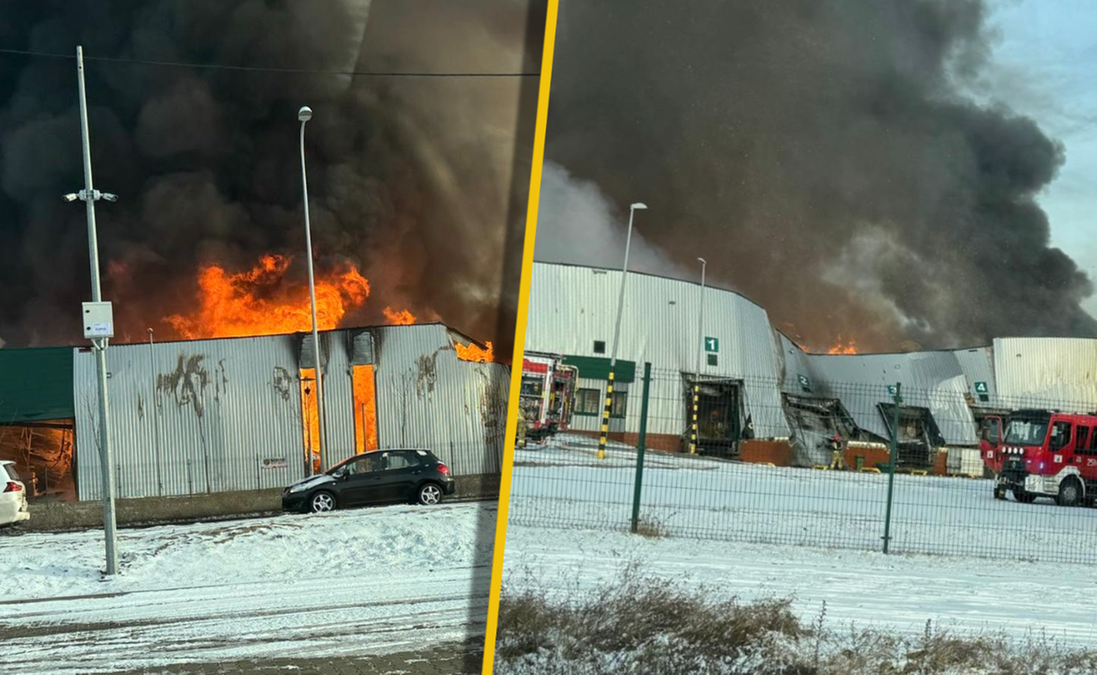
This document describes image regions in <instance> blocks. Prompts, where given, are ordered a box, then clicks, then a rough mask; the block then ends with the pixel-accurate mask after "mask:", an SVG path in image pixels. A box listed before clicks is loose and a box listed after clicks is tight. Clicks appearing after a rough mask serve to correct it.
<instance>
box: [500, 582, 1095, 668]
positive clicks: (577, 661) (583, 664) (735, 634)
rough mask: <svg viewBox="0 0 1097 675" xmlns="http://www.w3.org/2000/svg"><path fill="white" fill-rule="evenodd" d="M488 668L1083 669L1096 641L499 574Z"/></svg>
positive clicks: (650, 587) (649, 586) (697, 592)
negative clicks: (885, 627) (963, 629)
mask: <svg viewBox="0 0 1097 675" xmlns="http://www.w3.org/2000/svg"><path fill="white" fill-rule="evenodd" d="M495 672H496V673H499V674H500V675H509V674H513V675H527V674H529V675H532V674H533V673H538V674H544V675H556V674H563V673H575V674H576V675H603V674H607V675H608V674H609V673H636V674H640V673H644V674H650V675H671V674H677V673H697V674H700V675H708V674H711V675H1083V674H1086V675H1089V674H1092V673H1097V652H1083V651H1075V650H1071V649H1068V648H1065V647H1062V646H1060V645H1057V644H1056V643H1055V642H1054V641H1053V640H1051V639H1049V638H1046V637H1038V636H1037V637H1030V638H1028V639H1025V640H1021V641H1018V640H1015V639H1009V638H1007V637H1005V636H1003V635H977V636H961V635H954V634H952V633H950V632H948V631H945V630H941V629H940V628H939V627H937V626H935V625H934V624H932V623H927V624H926V627H925V630H924V632H923V633H922V634H921V635H916V636H909V635H901V634H897V633H889V632H885V631H880V630H875V629H865V628H854V627H847V628H846V629H844V630H842V629H839V628H837V627H832V626H831V625H829V622H828V621H827V619H826V606H825V605H824V606H823V608H822V609H821V610H820V612H819V614H818V615H817V616H816V617H815V619H814V620H813V621H812V622H811V623H810V624H807V625H805V624H804V623H802V622H801V620H800V619H799V618H798V617H797V616H796V615H795V614H794V613H793V612H792V610H791V601H790V600H788V599H767V600H761V601H756V602H751V603H743V602H740V601H739V600H737V599H736V598H735V597H734V596H730V597H729V596H727V595H723V594H720V593H719V591H717V590H714V589H706V588H697V587H686V586H685V585H684V584H681V583H674V582H669V583H668V582H667V581H666V580H665V579H655V578H647V577H645V576H644V575H643V574H642V573H640V572H639V571H638V567H636V566H635V565H634V566H632V567H630V568H628V570H627V571H626V572H625V574H624V575H623V576H622V577H621V578H620V579H619V580H618V582H617V583H615V584H613V585H603V586H600V587H597V588H595V589H593V590H585V591H583V592H579V588H578V587H576V588H573V589H571V590H570V591H568V592H565V593H562V594H553V595H550V594H549V593H548V592H546V591H544V590H540V589H537V588H536V587H534V586H531V585H529V584H527V583H523V584H519V585H518V587H517V588H516V587H515V585H514V584H510V583H508V584H507V586H506V587H504V589H503V597H502V601H501V604H500V609H499V636H498V641H497V643H496V663H495Z"/></svg>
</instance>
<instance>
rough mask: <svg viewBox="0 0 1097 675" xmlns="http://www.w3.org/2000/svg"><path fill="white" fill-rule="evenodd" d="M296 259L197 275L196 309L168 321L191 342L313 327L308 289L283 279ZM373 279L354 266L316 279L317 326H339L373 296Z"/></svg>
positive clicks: (212, 268)
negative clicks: (368, 279) (351, 311)
mask: <svg viewBox="0 0 1097 675" xmlns="http://www.w3.org/2000/svg"><path fill="white" fill-rule="evenodd" d="M291 260H292V259H291V258H289V257H287V256H280V255H265V256H263V257H262V258H260V260H259V263H258V264H257V265H256V266H255V267H254V268H252V269H250V270H248V271H246V272H237V273H235V274H230V273H229V272H226V271H225V269H224V268H223V267H221V266H219V265H209V266H206V267H203V268H202V269H201V270H200V271H199V272H198V288H199V293H198V302H199V305H198V308H197V309H196V310H195V311H194V312H193V313H191V314H190V315H189V316H184V315H181V314H175V315H173V316H169V317H166V318H165V319H164V320H165V321H167V322H168V323H169V324H171V325H172V327H173V328H175V330H176V331H177V332H178V333H179V335H180V336H182V337H183V338H185V339H187V340H196V339H200V338H211V337H240V336H247V335H273V334H277V333H296V332H304V331H308V330H311V329H312V312H311V305H310V301H309V289H308V286H307V285H305V284H291V283H290V282H287V281H286V280H285V275H286V271H287V270H288V269H289V265H290V261H291ZM369 292H370V288H369V281H367V280H366V278H365V277H363V276H362V275H361V274H360V273H359V272H358V269H357V268H355V267H354V266H353V265H349V264H348V265H347V266H346V267H345V268H344V269H343V270H339V271H336V272H334V273H331V274H329V275H327V276H326V277H324V276H321V277H320V278H318V279H317V280H316V323H317V326H318V328H319V329H320V330H330V329H332V328H335V327H337V326H338V325H339V322H340V321H342V319H343V317H344V316H346V314H347V312H348V311H350V310H352V309H355V308H357V307H360V306H361V305H362V304H363V303H364V302H365V301H366V299H367V298H368V297H369Z"/></svg>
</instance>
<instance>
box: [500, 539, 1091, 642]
mask: <svg viewBox="0 0 1097 675" xmlns="http://www.w3.org/2000/svg"><path fill="white" fill-rule="evenodd" d="M630 565H637V566H638V568H639V569H640V570H641V573H642V574H645V575H648V576H651V577H654V578H666V579H675V580H681V581H686V582H689V583H691V584H693V583H696V584H698V585H705V586H706V587H712V588H714V589H716V591H717V592H719V593H721V594H723V595H725V596H727V595H735V596H738V597H739V598H740V599H742V600H748V601H749V600H756V599H764V598H792V599H793V600H794V602H793V609H794V610H795V611H796V613H797V614H798V615H799V616H800V617H801V619H802V620H803V621H804V623H811V622H812V621H813V620H814V619H815V618H816V617H817V616H818V615H819V613H820V610H821V608H822V606H823V603H824V602H825V603H826V625H828V626H830V627H831V628H832V629H839V628H841V627H844V626H848V625H849V624H850V622H853V623H854V624H855V625H861V626H868V625H872V626H875V627H878V628H890V629H892V630H895V631H898V632H902V633H905V634H910V635H917V634H921V633H922V632H923V631H924V629H925V626H926V621H927V620H932V621H934V623H935V624H937V623H939V624H940V627H942V628H945V629H948V630H951V631H955V632H958V633H965V634H973V633H980V632H984V633H985V632H989V633H1004V634H1008V635H1011V636H1015V637H1017V638H1019V639H1020V638H1024V637H1035V636H1039V635H1041V634H1044V633H1046V635H1047V636H1048V637H1051V638H1053V639H1054V640H1056V641H1057V642H1060V643H1061V644H1064V645H1070V646H1075V647H1085V648H1095V647H1097V569H1094V568H1092V567H1090V566H1080V565H1078V566H1073V565H1071V566H1064V565H1056V564H1049V563H1031V562H1000V561H986V560H964V559H959V558H955V557H946V556H911V555H890V556H885V555H883V554H882V553H872V552H862V551H836V550H826V549H819V548H806V547H788V546H773V545H767V544H742V543H733V542H726V541H702V540H695V539H679V538H662V539H647V538H643V537H637V536H635V535H629V534H623V533H612V532H602V531H591V530H560V529H555V528H552V529H549V528H539V527H528V526H524V525H514V524H511V525H510V526H509V527H508V529H507V546H506V557H505V563H504V568H505V569H504V589H506V588H511V589H518V588H521V587H523V586H525V587H531V588H537V589H541V590H544V591H545V592H546V594H547V595H549V597H552V596H553V595H554V594H581V593H584V592H585V591H587V590H589V589H590V588H593V587H595V586H599V585H601V584H605V583H608V582H612V581H613V580H614V579H615V578H619V576H620V574H621V572H622V571H623V570H624V569H625V568H626V567H628V566H630Z"/></svg>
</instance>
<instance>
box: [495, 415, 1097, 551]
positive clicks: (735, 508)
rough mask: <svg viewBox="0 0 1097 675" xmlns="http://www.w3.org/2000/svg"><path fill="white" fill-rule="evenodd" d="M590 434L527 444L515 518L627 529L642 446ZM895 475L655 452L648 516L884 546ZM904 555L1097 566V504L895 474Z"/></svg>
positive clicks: (812, 540) (714, 534) (757, 533)
mask: <svg viewBox="0 0 1097 675" xmlns="http://www.w3.org/2000/svg"><path fill="white" fill-rule="evenodd" d="M595 450H596V448H595V447H594V446H593V445H592V443H591V441H590V439H585V438H584V439H581V438H578V437H571V436H561V437H559V438H558V439H557V440H556V441H554V442H553V443H552V444H549V445H546V446H544V447H542V448H540V449H535V450H524V451H519V452H518V454H517V455H516V458H515V468H514V476H513V480H512V487H511V506H510V522H511V523H519V524H524V525H532V526H543V525H544V526H559V527H591V528H599V529H609V530H617V531H625V530H627V528H628V525H629V521H630V518H631V513H632V497H633V488H634V479H635V469H634V467H635V453H634V452H633V451H632V450H629V449H625V448H624V447H622V446H614V447H611V448H610V451H609V453H608V456H607V458H606V459H605V460H602V461H599V460H597V459H596V458H595ZM887 483H888V477H887V476H886V475H883V474H872V473H854V472H833V471H813V470H810V469H791V468H775V467H767V466H762V465H752V464H739V463H734V462H722V461H718V460H710V459H705V458H689V457H683V456H671V455H666V454H660V453H649V454H648V456H647V460H646V461H645V467H644V481H643V489H642V497H641V508H640V516H641V519H642V520H643V521H645V522H647V523H649V524H651V525H654V526H656V527H657V528H658V529H659V530H661V531H663V532H664V533H666V534H669V535H674V536H682V537H698V538H704V539H724V540H737V541H748V542H753V543H771V544H790V545H798V546H799V545H804V546H825V547H829V548H850V549H863V550H879V549H880V548H881V543H882V537H883V535H884V520H885V519H884V513H885V510H886V502H887ZM891 535H892V543H891V549H892V551H894V552H905V553H940V554H951V555H959V556H965V557H987V558H994V559H1011V560H1017V559H1021V560H1045V561H1049V562H1071V563H1097V509H1082V508H1076V509H1067V508H1062V507H1058V506H1056V505H1055V504H1054V503H1052V502H1051V501H1050V500H1039V501H1037V502H1036V503H1035V504H1027V505H1026V504H1018V503H1016V502H1014V501H1012V500H1009V501H997V500H995V499H994V498H993V495H992V487H991V483H990V481H987V480H971V479H965V478H939V477H931V476H902V475H900V476H896V478H895V487H894V501H893V511H892V526H891Z"/></svg>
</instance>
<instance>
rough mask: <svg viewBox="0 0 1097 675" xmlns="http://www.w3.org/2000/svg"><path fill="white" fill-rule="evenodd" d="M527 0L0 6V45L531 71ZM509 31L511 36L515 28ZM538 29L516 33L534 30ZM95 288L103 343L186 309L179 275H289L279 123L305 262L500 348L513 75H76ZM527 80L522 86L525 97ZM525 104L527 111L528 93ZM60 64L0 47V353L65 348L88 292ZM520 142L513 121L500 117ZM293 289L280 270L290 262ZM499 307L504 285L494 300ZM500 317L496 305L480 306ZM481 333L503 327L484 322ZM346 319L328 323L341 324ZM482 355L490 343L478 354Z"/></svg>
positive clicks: (534, 63) (515, 158)
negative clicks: (105, 313)
mask: <svg viewBox="0 0 1097 675" xmlns="http://www.w3.org/2000/svg"><path fill="white" fill-rule="evenodd" d="M543 22H544V3H543V1H542V0H470V1H463V2H460V3H453V2H447V1H445V0H417V1H415V2H404V1H400V2H397V1H395V0H385V1H381V0H377V1H374V2H372V4H371V3H369V2H368V0H307V1H301V0H143V1H137V0H110V1H103V0H94V1H92V0H79V1H76V0H65V1H64V2H62V1H54V2H22V1H18V0H0V48H8V49H24V50H34V51H40V52H53V53H61V54H66V55H67V54H74V52H75V47H76V45H77V44H82V45H83V47H84V52H85V55H86V56H87V57H112V58H123V59H141V60H152V61H171V62H193V63H217V64H225V65H233V66H258V67H272V68H292V69H305V70H324V71H444V72H452V71H466V72H537V71H538V70H539V68H540V55H541V40H542V37H543ZM531 27H532V28H533V29H532V30H531ZM538 29H539V30H540V31H541V32H537V30H538ZM87 74H88V82H87V87H88V98H89V105H90V107H91V110H90V124H91V132H92V151H93V156H94V170H95V182H96V187H98V188H99V189H101V190H106V191H110V192H115V193H117V194H119V195H120V196H121V200H120V201H119V202H118V203H117V204H105V203H101V205H100V207H99V209H98V216H99V237H100V255H101V260H102V268H103V279H104V293H105V295H106V297H107V299H110V300H113V301H114V302H115V304H116V310H115V312H116V319H117V320H118V321H119V323H120V327H121V333H122V336H123V337H126V338H129V339H134V340H140V339H142V337H143V336H145V328H146V327H149V326H151V327H153V328H155V329H156V330H157V335H158V336H165V337H168V336H171V335H172V331H171V328H170V326H168V325H166V324H165V323H163V322H162V318H163V317H166V316H169V315H171V314H175V313H179V312H185V311H187V310H188V309H190V308H191V307H192V306H193V304H194V293H195V291H196V285H195V273H196V271H197V269H198V268H199V266H200V265H202V264H205V263H218V264H221V265H224V266H226V267H228V268H230V269H241V268H245V269H246V268H248V267H250V266H251V265H253V264H254V263H255V262H256V261H257V259H258V257H259V256H260V255H261V254H263V253H268V252H271V253H281V254H294V255H296V256H297V260H298V262H301V263H303V255H302V254H301V251H302V250H303V242H304V234H303V226H302V216H301V212H302V208H301V187H300V164H299V159H298V145H297V143H298V135H297V134H298V122H297V109H298V107H299V106H301V105H304V104H307V105H309V106H311V107H312V108H313V109H314V111H315V117H314V118H313V121H311V122H310V123H309V126H308V132H307V135H308V143H307V148H308V153H309V188H310V194H311V197H312V202H311V203H312V217H313V237H314V247H315V250H316V253H317V256H318V258H319V260H320V262H319V267H320V269H321V270H322V269H324V268H325V267H327V268H335V267H336V266H337V265H338V264H339V263H340V262H341V261H343V260H345V259H349V260H350V261H351V262H354V263H356V264H357V265H358V266H359V267H360V268H361V270H362V272H363V273H364V274H365V275H366V276H367V277H368V278H369V279H370V281H371V283H372V286H373V296H372V297H371V300H370V302H369V304H368V305H367V307H366V309H365V310H364V311H363V312H362V314H361V315H359V316H352V317H348V319H349V320H350V321H351V322H360V323H366V322H373V323H383V322H384V319H383V317H382V316H381V310H382V308H383V307H384V306H385V305H386V304H391V305H394V306H396V307H398V308H404V307H406V308H408V309H410V310H412V312H414V313H415V314H416V315H417V316H420V317H427V318H435V317H437V318H440V319H441V320H443V321H446V322H447V323H449V324H451V325H453V326H455V327H457V328H459V329H461V330H463V331H465V332H467V333H469V334H470V335H473V336H475V337H477V338H480V339H488V340H494V341H495V342H496V347H497V350H499V351H500V352H502V353H505V350H506V349H507V347H506V345H507V344H510V342H511V341H512V340H513V323H512V321H513V307H512V305H513V297H501V296H507V295H508V293H509V292H510V289H509V287H510V286H517V264H513V265H509V266H508V264H507V262H506V261H507V259H508V256H509V257H514V256H515V255H516V254H517V252H518V251H520V244H521V235H522V232H523V230H524V219H525V209H524V206H522V205H521V204H518V203H516V201H521V200H522V199H524V198H525V193H526V190H527V186H526V183H528V180H529V178H528V175H529V174H528V171H529V154H530V152H531V149H532V144H533V138H532V134H530V133H524V132H523V133H520V132H519V130H520V129H525V128H526V127H528V126H529V125H528V124H526V123H525V122H524V119H523V118H524V117H532V116H533V115H534V114H535V112H536V110H535V107H536V78H524V79H522V78H494V79H449V80H445V79H377V78H370V77H363V76H348V75H328V74H285V73H272V72H257V71H237V70H208V69H192V68H178V67H162V66H152V65H137V64H131V63H111V62H102V61H88V63H87ZM531 85H532V86H531ZM531 92H532V96H531ZM76 104H77V98H76V71H75V64H74V61H73V60H71V59H49V58H37V57H27V56H16V55H10V54H3V55H0V338H2V339H3V340H5V341H6V342H7V344H8V345H9V346H20V345H41V344H51V343H52V344H57V343H67V342H73V341H76V340H78V339H79V324H78V322H77V321H75V320H74V319H75V318H76V317H77V315H78V311H79V309H78V308H79V303H80V301H82V300H86V299H87V298H88V296H89V294H90V291H89V280H88V263H87V241H86V230H85V226H84V212H83V208H82V205H80V204H75V205H74V204H65V203H63V202H62V201H61V199H60V197H61V195H62V194H64V193H66V192H72V191H75V190H78V189H79V188H81V187H82V186H83V173H82V165H81V158H80V138H79V126H78V119H79V118H78V110H77V107H76ZM523 124H524V125H525V126H522V125H523ZM293 273H295V274H297V275H298V278H301V277H303V274H304V265H303V264H299V265H295V266H294V270H293ZM504 291H506V292H504ZM501 304H502V306H501ZM501 317H502V318H501ZM345 323H346V322H345ZM500 347H502V349H500Z"/></svg>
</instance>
